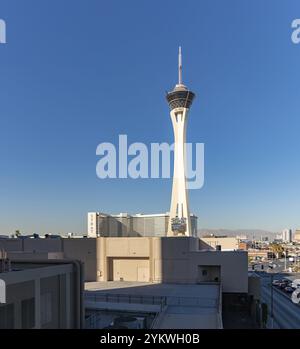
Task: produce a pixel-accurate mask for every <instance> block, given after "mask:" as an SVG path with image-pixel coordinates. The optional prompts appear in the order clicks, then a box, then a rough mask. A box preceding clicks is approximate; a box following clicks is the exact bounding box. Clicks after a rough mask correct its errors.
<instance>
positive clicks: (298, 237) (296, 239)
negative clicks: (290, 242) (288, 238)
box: [294, 229, 300, 243]
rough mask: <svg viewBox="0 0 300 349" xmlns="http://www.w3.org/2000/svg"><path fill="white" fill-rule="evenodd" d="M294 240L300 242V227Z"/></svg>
mask: <svg viewBox="0 0 300 349" xmlns="http://www.w3.org/2000/svg"><path fill="white" fill-rule="evenodd" d="M294 241H295V242H297V243H300V229H297V230H296V231H295V234H294Z"/></svg>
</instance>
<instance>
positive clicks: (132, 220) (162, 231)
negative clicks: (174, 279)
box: [87, 212, 197, 237]
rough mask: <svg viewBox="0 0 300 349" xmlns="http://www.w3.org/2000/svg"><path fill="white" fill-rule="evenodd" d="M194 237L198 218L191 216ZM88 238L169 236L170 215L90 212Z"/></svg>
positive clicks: (88, 216)
mask: <svg viewBox="0 0 300 349" xmlns="http://www.w3.org/2000/svg"><path fill="white" fill-rule="evenodd" d="M190 216H191V218H190V222H191V228H190V231H191V233H192V236H197V216H195V215H194V214H191V215H190ZM87 220H88V221H87V225H88V237H100V236H102V237H134V236H140V237H150V236H161V237H163V236H167V232H168V223H169V214H168V213H161V214H146V215H145V214H135V215H130V214H128V213H120V214H117V215H110V214H105V213H101V212H89V213H88V215H87Z"/></svg>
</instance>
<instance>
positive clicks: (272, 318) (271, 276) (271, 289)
mask: <svg viewBox="0 0 300 349" xmlns="http://www.w3.org/2000/svg"><path fill="white" fill-rule="evenodd" d="M273 268H274V266H273ZM270 269H271V268H270V267H269V270H270ZM270 274H271V275H270V279H271V281H270V296H271V328H274V302H273V300H274V297H273V292H274V291H273V280H274V273H273V272H271V273H270Z"/></svg>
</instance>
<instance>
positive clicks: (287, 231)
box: [282, 229, 293, 243]
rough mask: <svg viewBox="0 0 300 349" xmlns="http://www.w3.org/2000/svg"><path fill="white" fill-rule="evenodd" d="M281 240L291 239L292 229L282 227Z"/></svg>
mask: <svg viewBox="0 0 300 349" xmlns="http://www.w3.org/2000/svg"><path fill="white" fill-rule="evenodd" d="M282 241H283V242H286V243H290V242H292V241H293V232H292V229H284V230H283V231H282Z"/></svg>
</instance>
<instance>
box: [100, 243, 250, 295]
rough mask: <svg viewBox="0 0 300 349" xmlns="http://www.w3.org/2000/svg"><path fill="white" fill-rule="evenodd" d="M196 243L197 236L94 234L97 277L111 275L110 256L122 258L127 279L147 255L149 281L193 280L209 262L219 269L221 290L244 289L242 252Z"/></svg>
mask: <svg viewBox="0 0 300 349" xmlns="http://www.w3.org/2000/svg"><path fill="white" fill-rule="evenodd" d="M198 244H199V240H198V239H197V238H191V237H180V238H179V237H169V238H121V239H118V238H98V239H97V250H98V255H100V256H99V258H98V264H97V280H98V281H108V280H111V279H112V277H113V275H114V271H113V268H114V265H113V263H114V262H112V260H118V259H120V260H121V259H123V264H124V265H127V266H128V268H125V267H124V269H123V271H122V273H123V277H124V280H128V281H129V280H131V279H132V278H133V275H132V274H133V273H136V268H138V266H139V265H138V263H140V262H139V259H140V258H149V281H151V282H165V283H191V284H192V283H197V282H199V267H201V266H206V267H207V266H210V267H215V269H214V270H220V276H221V282H222V286H223V292H248V258H247V253H246V252H244V251H226V252H222V251H201V250H198V249H197V246H198ZM117 263H122V262H121V261H120V262H117ZM129 265H131V266H133V265H134V268H129ZM116 267H117V268H118V269H120V268H121V267H119V266H116ZM144 267H145V266H144ZM132 281H133V280H132ZM136 281H137V279H136Z"/></svg>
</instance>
